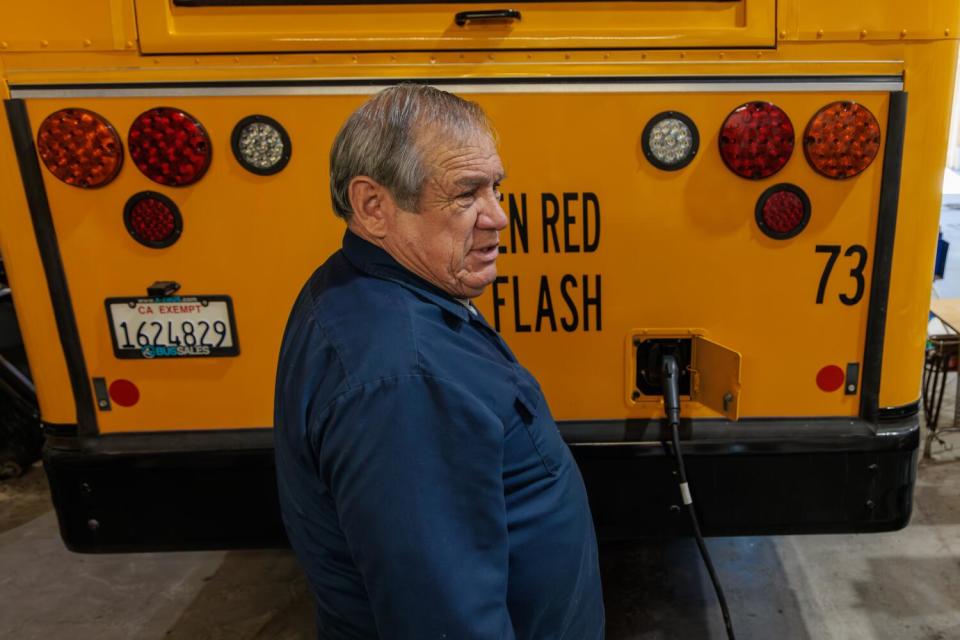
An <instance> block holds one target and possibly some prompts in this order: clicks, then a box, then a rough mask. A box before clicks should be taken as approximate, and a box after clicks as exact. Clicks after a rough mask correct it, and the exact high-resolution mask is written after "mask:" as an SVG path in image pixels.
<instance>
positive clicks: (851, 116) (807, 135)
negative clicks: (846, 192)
mask: <svg viewBox="0 0 960 640" xmlns="http://www.w3.org/2000/svg"><path fill="white" fill-rule="evenodd" d="M879 151H880V124H879V123H878V122H877V119H876V118H875V117H874V116H873V114H872V113H870V111H869V110H868V109H867V108H866V107H864V106H863V105H859V104H857V103H856V102H833V103H831V104H828V105H827V106H825V107H823V108H822V109H820V111H817V113H816V114H815V115H814V116H813V118H812V119H811V120H810V123H809V124H808V125H807V130H806V131H805V132H804V134H803V153H804V155H805V156H807V162H809V163H810V166H811V167H813V168H814V170H815V171H816V172H817V173H819V174H821V175H824V176H826V177H828V178H835V179H838V180H842V179H844V178H852V177H853V176H855V175H857V174H859V173H861V172H863V171H864V170H865V169H866V168H867V167H869V166H870V164H871V163H872V162H873V159H874V158H876V157H877V153H878V152H879Z"/></svg>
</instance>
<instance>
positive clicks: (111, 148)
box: [37, 109, 123, 189]
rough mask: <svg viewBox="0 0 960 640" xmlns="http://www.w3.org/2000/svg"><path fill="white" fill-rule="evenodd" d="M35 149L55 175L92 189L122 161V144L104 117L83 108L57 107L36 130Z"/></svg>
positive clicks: (103, 182) (105, 180)
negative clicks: (57, 109)
mask: <svg viewBox="0 0 960 640" xmlns="http://www.w3.org/2000/svg"><path fill="white" fill-rule="evenodd" d="M37 152H38V153H39V154H40V160H41V162H43V165H44V166H45V167H46V168H47V169H48V170H49V171H50V173H52V174H53V175H54V176H55V177H56V178H57V179H59V180H62V181H63V182H66V183H67V184H69V185H72V186H74V187H80V188H83V189H92V188H95V187H102V186H104V185H106V184H109V183H110V182H112V181H113V179H114V178H116V177H117V174H118V173H120V167H121V166H122V165H123V144H122V143H121V141H120V136H119V135H117V132H116V130H115V129H114V128H113V125H111V124H110V123H109V122H108V121H107V120H106V119H105V118H103V117H102V116H100V115H98V114H96V113H94V112H92V111H87V110H86V109H61V110H60V111H56V112H54V113H51V114H50V115H49V116H47V118H46V120H44V121H43V123H42V124H41V125H40V130H39V131H38V133H37Z"/></svg>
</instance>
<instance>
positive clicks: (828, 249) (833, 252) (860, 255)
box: [816, 244, 867, 306]
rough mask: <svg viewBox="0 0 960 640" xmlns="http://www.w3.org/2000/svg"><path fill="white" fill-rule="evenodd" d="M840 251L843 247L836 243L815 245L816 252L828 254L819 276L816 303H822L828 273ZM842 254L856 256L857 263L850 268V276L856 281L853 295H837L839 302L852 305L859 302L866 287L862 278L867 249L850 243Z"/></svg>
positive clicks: (831, 269)
mask: <svg viewBox="0 0 960 640" xmlns="http://www.w3.org/2000/svg"><path fill="white" fill-rule="evenodd" d="M841 251H843V247H842V246H840V245H838V244H818V245H817V248H816V252H817V253H826V254H829V257H828V258H827V264H826V265H824V267H823V275H822V276H820V287H819V288H818V289H817V304H823V294H824V293H825V292H826V290H827V280H829V279H830V273H831V272H832V271H833V266H834V265H835V264H836V263H837V259H838V258H839V257H840V252H841ZM843 255H844V257H846V258H851V257H854V256H856V259H857V264H856V266H855V267H853V268H852V269H850V277H851V278H853V279H854V280H855V281H856V283H857V290H856V291H855V292H854V293H853V295H847V294H846V293H841V294H840V295H839V296H837V297H838V298H840V302H842V303H843V304H845V305H847V306H852V305H855V304H857V303H858V302H860V299H861V298H863V292H864V290H865V289H866V282H865V281H864V278H863V268H864V267H865V266H866V265H867V249H866V247H864V246H863V245H859V244H852V245H850V246H849V247H847V250H846V251H843Z"/></svg>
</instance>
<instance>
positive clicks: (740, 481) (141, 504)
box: [44, 414, 919, 552]
mask: <svg viewBox="0 0 960 640" xmlns="http://www.w3.org/2000/svg"><path fill="white" fill-rule="evenodd" d="M561 431H562V432H563V434H564V436H565V438H566V439H567V441H568V442H569V443H570V446H571V449H572V450H573V452H574V456H575V458H576V460H577V462H578V463H579V465H580V469H581V471H582V473H583V476H584V480H585V481H586V485H587V491H588V493H589V496H590V505H591V509H592V510H593V515H594V519H595V521H596V523H597V530H598V533H599V535H600V537H601V538H607V539H609V538H632V537H641V536H650V535H685V534H687V533H689V530H688V523H687V516H686V514H685V513H684V512H683V511H682V510H681V509H680V508H679V505H680V500H679V490H678V488H677V483H676V478H675V476H674V474H673V471H674V458H673V455H672V452H671V450H670V449H669V448H668V447H667V445H665V444H663V442H661V441H665V440H667V439H668V438H667V434H666V433H665V432H662V431H661V426H660V425H659V424H658V423H655V422H651V423H623V422H619V423H610V422H603V423H565V424H562V425H561ZM682 438H683V443H682V445H681V446H682V450H683V454H684V458H685V461H686V465H687V472H688V475H689V479H690V486H691V489H692V492H693V497H694V501H695V506H696V508H697V510H698V513H699V514H700V519H701V526H702V527H703V529H704V532H705V533H706V534H708V535H746V534H751V535H753V534H779V533H826V532H867V531H890V530H894V529H899V528H901V527H904V526H906V524H907V522H908V521H909V519H910V511H911V507H912V497H913V486H914V482H915V479H916V460H917V451H918V446H919V424H918V418H917V416H916V414H913V415H907V416H903V417H900V418H898V419H896V420H892V421H890V422H887V423H883V424H880V425H871V424H869V423H866V422H864V421H861V420H850V419H829V420H817V421H802V420H744V421H741V422H737V423H727V422H722V421H702V422H693V423H690V422H688V423H685V424H684V425H683V429H682ZM44 464H45V467H46V470H47V474H48V477H49V481H50V489H51V494H52V496H53V501H54V506H55V507H56V511H57V516H58V518H59V523H60V531H61V535H62V537H63V540H64V542H65V543H66V545H67V547H68V548H69V549H71V550H73V551H79V552H113V551H154V550H181V549H232V548H254V547H282V546H286V545H287V539H286V536H285V534H284V531H283V526H282V523H281V520H280V512H279V506H278V503H277V489H276V479H275V476H274V463H273V449H272V440H271V431H270V430H269V429H258V430H246V431H230V432H203V433H174V434H143V435H123V436H103V437H94V438H80V437H77V436H75V435H66V436H65V435H63V434H61V435H56V434H55V433H51V435H48V442H47V448H46V452H45V455H44Z"/></svg>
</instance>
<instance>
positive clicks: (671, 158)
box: [643, 111, 700, 171]
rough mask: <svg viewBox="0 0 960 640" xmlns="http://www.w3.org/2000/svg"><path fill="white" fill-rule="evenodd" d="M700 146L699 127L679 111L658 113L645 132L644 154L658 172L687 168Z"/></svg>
mask: <svg viewBox="0 0 960 640" xmlns="http://www.w3.org/2000/svg"><path fill="white" fill-rule="evenodd" d="M699 145H700V136H699V134H698V133H697V127H696V125H694V124H693V121H692V120H691V119H690V118H688V117H687V116H685V115H683V114H682V113H677V112H675V111H666V112H664V113H660V114H657V115H656V116H654V117H653V118H651V120H650V122H648V123H647V126H646V127H645V128H644V130H643V153H644V155H646V156H647V160H649V161H650V163H651V164H652V165H653V166H655V167H657V168H658V169H663V170H666V171H674V170H676V169H680V168H683V167H685V166H687V165H688V164H690V161H691V160H693V157H694V156H695V155H696V153H697V148H698V147H699Z"/></svg>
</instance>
